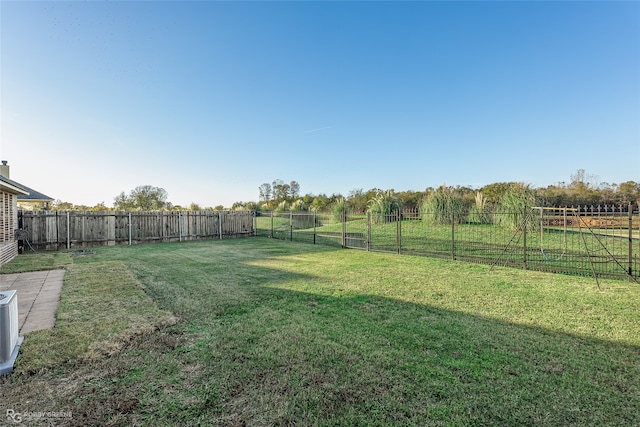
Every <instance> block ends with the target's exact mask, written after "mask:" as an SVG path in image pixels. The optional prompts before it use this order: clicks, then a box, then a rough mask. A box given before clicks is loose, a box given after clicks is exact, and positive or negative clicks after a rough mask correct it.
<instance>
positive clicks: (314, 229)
mask: <svg viewBox="0 0 640 427" xmlns="http://www.w3.org/2000/svg"><path fill="white" fill-rule="evenodd" d="M317 215H318V213H317V212H316V211H313V244H314V245H315V244H316V222H317V221H316V219H317Z"/></svg>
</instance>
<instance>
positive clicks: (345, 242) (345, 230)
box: [342, 209, 347, 248]
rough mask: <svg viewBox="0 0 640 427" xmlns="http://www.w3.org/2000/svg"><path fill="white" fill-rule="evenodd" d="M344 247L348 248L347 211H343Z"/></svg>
mask: <svg viewBox="0 0 640 427" xmlns="http://www.w3.org/2000/svg"><path fill="white" fill-rule="evenodd" d="M342 247H343V248H346V247H347V211H346V209H345V210H343V211H342Z"/></svg>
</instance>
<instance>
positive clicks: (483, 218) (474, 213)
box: [469, 191, 492, 224]
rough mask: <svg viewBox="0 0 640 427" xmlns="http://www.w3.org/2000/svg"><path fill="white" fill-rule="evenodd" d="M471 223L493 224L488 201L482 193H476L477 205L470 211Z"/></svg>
mask: <svg viewBox="0 0 640 427" xmlns="http://www.w3.org/2000/svg"><path fill="white" fill-rule="evenodd" d="M469 222H471V223H474V224H491V222H492V217H491V212H490V210H489V206H488V204H487V199H486V198H485V197H484V196H483V195H482V192H480V191H478V192H476V197H475V204H473V205H472V206H471V209H470V211H469Z"/></svg>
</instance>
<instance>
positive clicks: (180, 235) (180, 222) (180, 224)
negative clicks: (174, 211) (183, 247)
mask: <svg viewBox="0 0 640 427" xmlns="http://www.w3.org/2000/svg"><path fill="white" fill-rule="evenodd" d="M178 241H179V242H182V212H180V211H178Z"/></svg>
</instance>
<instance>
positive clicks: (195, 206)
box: [189, 202, 202, 211]
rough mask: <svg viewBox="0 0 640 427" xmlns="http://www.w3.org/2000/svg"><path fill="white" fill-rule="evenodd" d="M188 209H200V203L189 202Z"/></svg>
mask: <svg viewBox="0 0 640 427" xmlns="http://www.w3.org/2000/svg"><path fill="white" fill-rule="evenodd" d="M189 210H190V211H201V210H202V207H200V205H199V204H197V203H195V202H191V204H190V205H189Z"/></svg>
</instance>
